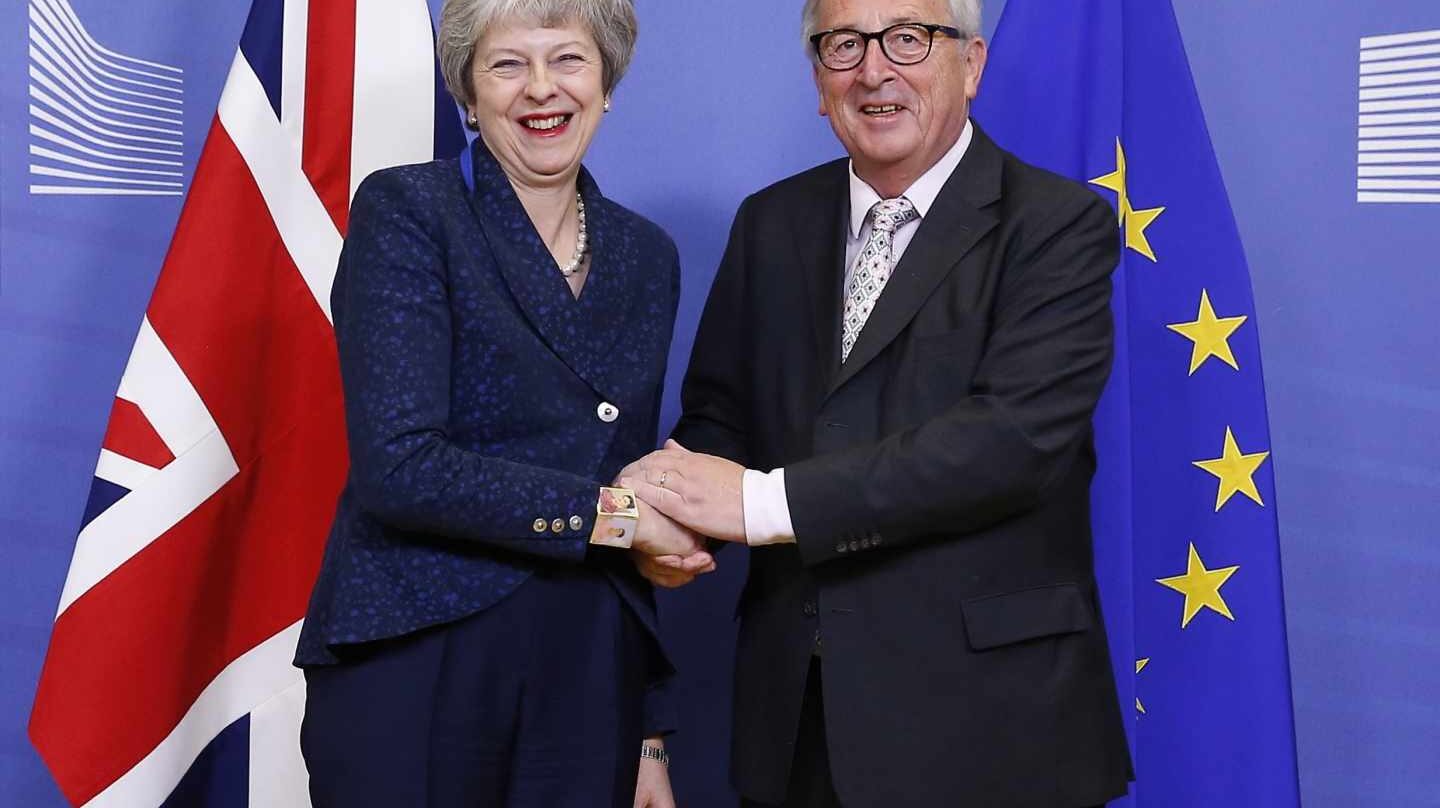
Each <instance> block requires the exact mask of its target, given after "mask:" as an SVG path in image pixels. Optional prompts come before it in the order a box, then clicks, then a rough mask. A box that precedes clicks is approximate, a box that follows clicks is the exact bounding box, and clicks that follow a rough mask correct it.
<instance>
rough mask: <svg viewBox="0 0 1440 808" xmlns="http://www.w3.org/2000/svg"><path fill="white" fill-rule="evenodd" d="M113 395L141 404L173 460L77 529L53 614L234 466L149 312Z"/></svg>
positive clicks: (105, 466)
mask: <svg viewBox="0 0 1440 808" xmlns="http://www.w3.org/2000/svg"><path fill="white" fill-rule="evenodd" d="M115 395H116V397H117V398H123V399H125V400H126V401H129V402H131V403H133V404H134V405H135V406H137V407H139V408H140V411H141V412H142V413H144V414H145V418H146V420H148V421H149V422H150V425H151V426H152V427H153V428H154V429H155V431H156V433H158V434H159V436H160V440H161V441H163V442H164V443H165V446H166V447H167V448H168V449H169V450H170V453H171V454H173V455H175V460H174V461H172V462H171V463H170V464H169V465H167V466H165V468H163V469H159V470H158V471H156V472H155V473H153V474H151V475H149V476H148V477H146V478H145V479H144V480H143V481H141V480H139V479H136V478H130V482H133V483H135V485H136V487H134V488H131V491H130V494H129V495H127V496H125V497H123V498H121V499H120V500H119V501H118V502H116V503H115V504H114V505H111V506H110V507H109V508H106V509H105V510H104V511H102V512H101V513H100V515H98V516H96V517H95V518H94V519H93V520H91V522H90V524H88V525H86V526H85V527H84V528H83V529H82V530H81V531H80V535H79V537H78V538H76V540H75V554H74V556H73V557H72V558H71V560H70V572H69V574H68V575H67V576H66V578H65V589H64V591H62V592H61V593H60V605H59V607H58V608H57V609H56V612H55V616H56V617H57V618H58V617H59V616H60V615H62V614H64V613H65V610H66V609H68V608H70V605H71V604H73V603H74V602H75V601H77V600H79V599H80V597H81V596H82V595H84V594H85V593H86V592H88V591H90V588H91V587H92V586H94V585H95V584H97V583H99V582H100V581H102V580H104V579H105V577H106V576H108V575H109V574H110V573H112V572H114V571H115V570H117V569H119V568H120V565H122V564H124V563H125V562H126V561H129V560H130V558H131V556H133V555H135V554H136V553H138V552H140V551H141V550H143V549H145V548H146V547H148V546H149V545H150V542H153V541H155V540H156V539H158V538H159V537H160V536H162V535H164V534H165V532H166V531H168V530H170V528H172V527H174V526H175V525H176V524H178V523H179V522H180V520H181V519H184V518H185V517H186V516H188V515H189V514H190V513H191V511H194V510H195V509H196V508H198V507H199V506H200V504H201V503H203V502H204V501H205V500H207V499H209V498H210V497H211V496H213V495H214V494H215V492H216V491H219V490H220V488H221V486H223V485H225V483H226V482H228V481H229V480H230V478H232V477H234V476H235V475H236V474H238V473H239V471H240V469H239V467H238V466H237V465H236V464H235V457H234V455H232V454H231V453H230V447H229V446H228V445H227V444H226V443H225V436H223V435H221V434H220V429H219V427H218V426H217V425H216V424H215V419H214V418H212V417H211V415H210V411H209V410H208V409H206V407H205V402H204V401H202V400H201V399H200V395H199V394H198V393H196V392H195V388H194V387H193V386H192V385H191V384H190V380H189V379H188V378H186V377H185V373H184V371H182V370H181V369H180V365H179V364H178V363H176V361H175V357H174V356H173V355H171V353H170V351H169V349H168V348H166V347H165V344H164V343H163V342H161V341H160V337H159V335H158V334H156V333H155V329H154V328H153V327H152V326H151V324H150V319H149V318H148V317H147V318H145V319H143V320H141V323H140V333H139V334H138V335H137V336H136V338H135V347H134V348H133V349H131V351H130V361H129V364H128V365H126V367H125V375H124V376H122V377H121V379H120V389H119V391H118V392H116V394H115ZM105 454H106V453H104V452H102V453H101V455H100V459H99V461H98V462H97V463H96V467H95V474H96V476H98V477H101V478H104V479H108V477H106V476H105V475H106V474H108V473H112V472H113V465H112V463H111V461H110V460H108V459H107V458H106V456H105ZM117 484H121V485H123V483H118V482H117ZM126 487H127V488H130V486H128V485H127V486H126Z"/></svg>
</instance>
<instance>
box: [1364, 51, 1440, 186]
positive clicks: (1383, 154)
mask: <svg viewBox="0 0 1440 808" xmlns="http://www.w3.org/2000/svg"><path fill="white" fill-rule="evenodd" d="M1357 191H1358V197H1357V198H1358V199H1359V201H1361V202H1440V30H1436V31H1417V32H1415V33H1412V34H1391V35H1388V36H1371V37H1365V38H1364V39H1361V40H1360V160H1359V185H1358V188H1357Z"/></svg>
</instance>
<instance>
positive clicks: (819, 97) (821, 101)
mask: <svg viewBox="0 0 1440 808" xmlns="http://www.w3.org/2000/svg"><path fill="white" fill-rule="evenodd" d="M811 78H813V79H815V101H816V104H817V106H818V107H819V109H818V110H817V111H818V112H819V113H820V117H822V118H828V117H830V113H829V112H828V111H826V109H825V91H824V90H822V89H821V88H820V63H819V62H816V63H815V71H814V72H813V73H811Z"/></svg>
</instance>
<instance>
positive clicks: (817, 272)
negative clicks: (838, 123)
mask: <svg viewBox="0 0 1440 808" xmlns="http://www.w3.org/2000/svg"><path fill="white" fill-rule="evenodd" d="M846 166H847V162H846V161H844V160H840V161H837V162H835V163H833V164H832V167H833V170H831V171H829V172H828V173H827V175H826V177H825V178H824V180H822V182H821V185H820V188H819V189H818V190H817V198H818V199H820V200H821V201H820V203H819V205H817V206H815V207H811V206H809V205H797V206H796V209H795V210H794V211H793V213H792V216H793V220H792V231H793V232H794V233H795V241H794V247H795V250H796V261H795V264H796V266H799V267H802V268H803V269H802V275H803V277H804V282H805V296H806V297H807V298H808V299H809V300H810V324H811V327H812V332H813V334H812V336H813V339H814V343H815V367H816V368H818V369H819V370H820V374H821V389H822V390H823V389H825V386H826V385H827V384H828V383H829V380H830V379H831V378H832V377H833V376H834V374H835V372H836V368H837V365H838V363H839V361H840V315H841V307H842V306H843V302H842V297H843V294H844V285H845V267H844V264H845V232H846V230H845V228H846V221H847V211H848V210H849V208H850V191H849V188H848V182H847V176H846V171H847V169H846ZM817 209H818V210H820V211H822V213H820V214H819V215H816V214H815V213H814V211H815V210H817ZM806 211H811V212H810V213H809V214H808V215H807V214H806Z"/></svg>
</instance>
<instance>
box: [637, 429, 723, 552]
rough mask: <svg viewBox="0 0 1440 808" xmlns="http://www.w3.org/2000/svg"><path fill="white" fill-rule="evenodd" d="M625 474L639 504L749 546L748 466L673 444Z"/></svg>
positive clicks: (651, 454)
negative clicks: (745, 496)
mask: <svg viewBox="0 0 1440 808" xmlns="http://www.w3.org/2000/svg"><path fill="white" fill-rule="evenodd" d="M621 474H622V475H624V477H625V478H626V479H625V481H624V485H625V487H626V488H631V489H633V490H634V491H635V494H636V496H638V497H639V498H640V501H641V502H644V503H645V504H647V505H649V506H651V507H652V508H654V509H656V510H658V511H660V512H662V513H664V514H665V515H666V516H669V517H670V518H671V519H674V520H675V521H677V522H679V523H681V524H683V525H685V526H686V527H688V528H691V529H692V530H695V531H697V532H699V533H701V534H703V535H706V536H710V537H712V538H716V539H720V540H721V541H732V542H739V543H740V544H744V543H745V506H744V503H743V502H742V501H741V487H742V482H743V480H744V478H745V467H744V466H741V465H740V464H738V463H732V462H731V461H729V460H726V459H724V458H723V457H715V456H713V455H707V454H699V453H697V452H692V451H690V450H689V449H686V448H685V447H683V446H681V445H680V444H678V443H676V442H675V441H673V440H669V441H666V442H665V448H664V449H661V450H660V451H658V452H651V453H650V454H648V455H646V456H645V457H642V458H640V459H639V460H637V461H636V462H634V463H632V464H630V465H629V466H627V467H626V469H625V471H623V472H621ZM641 524H642V525H643V524H644V520H643V519H642V520H641Z"/></svg>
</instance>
